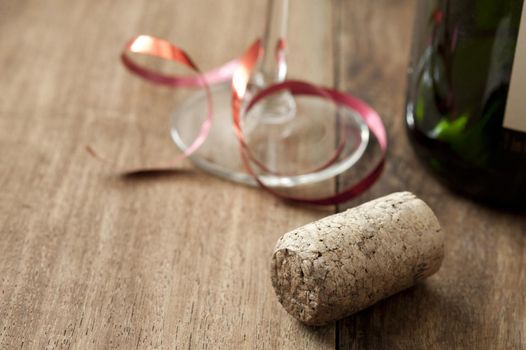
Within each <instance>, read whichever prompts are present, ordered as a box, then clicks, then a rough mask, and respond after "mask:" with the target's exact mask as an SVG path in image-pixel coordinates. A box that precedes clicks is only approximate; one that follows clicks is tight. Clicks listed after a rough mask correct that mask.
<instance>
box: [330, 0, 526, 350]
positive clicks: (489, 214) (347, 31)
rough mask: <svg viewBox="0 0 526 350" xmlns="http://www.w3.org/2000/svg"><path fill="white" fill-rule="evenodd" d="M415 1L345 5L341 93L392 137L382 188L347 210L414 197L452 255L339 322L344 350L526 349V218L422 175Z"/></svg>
mask: <svg viewBox="0 0 526 350" xmlns="http://www.w3.org/2000/svg"><path fill="white" fill-rule="evenodd" d="M415 2H416V1H415V0H403V1H402V0H398V1H391V0H372V1H367V2H358V1H344V2H343V3H342V6H343V7H342V10H341V11H340V14H341V16H342V20H340V21H341V23H342V25H343V28H342V30H341V32H340V33H341V34H340V35H341V36H342V37H341V38H340V42H341V43H342V45H341V50H342V52H341V55H340V59H339V61H340V63H339V67H340V68H339V70H340V71H339V75H338V76H340V77H345V78H341V81H340V84H339V85H340V86H339V87H340V88H342V89H346V90H348V91H352V92H355V93H356V94H358V95H360V96H362V97H363V98H364V99H365V100H367V101H368V102H370V103H371V104H372V105H374V106H375V107H376V108H377V109H378V111H379V112H380V114H381V115H382V117H383V118H384V120H385V122H386V124H387V128H388V132H389V140H390V149H389V154H388V163H387V167H386V169H385V172H384V174H383V176H382V178H381V180H380V182H379V183H378V184H376V185H375V186H374V187H373V188H372V189H371V190H370V191H368V192H367V193H366V194H365V195H364V196H362V197H360V198H359V199H358V200H356V201H353V202H352V203H349V204H348V205H347V206H353V205H356V204H358V203H361V202H363V201H367V200H370V199H373V198H376V197H379V196H381V195H385V194H388V193H391V192H394V191H399V190H409V191H412V192H414V193H415V194H417V195H418V196H419V197H421V198H422V199H423V200H424V201H426V202H427V203H428V204H429V205H430V206H431V207H432V208H433V209H434V211H435V213H436V215H437V216H438V218H439V220H440V222H441V224H442V226H443V229H444V231H445V233H446V257H445V260H444V264H443V266H442V269H441V270H440V271H439V273H438V274H437V275H435V276H433V277H431V279H430V280H428V281H427V282H426V283H422V284H421V285H419V286H417V287H415V288H413V289H410V290H408V291H406V292H403V293H400V294H398V295H396V296H394V297H391V298H389V299H388V300H385V301H383V302H381V303H379V304H377V305H376V306H374V307H372V308H370V309H368V310H365V311H363V312H361V313H359V314H357V315H355V316H354V317H350V318H348V319H346V320H344V321H342V322H340V323H339V325H338V327H339V330H338V342H337V343H338V345H339V347H340V348H341V349H522V348H525V347H526V336H525V335H526V303H525V292H524V291H525V290H526V216H525V215H524V213H515V214H514V213H505V212H499V211H496V210H492V209H490V208H485V207H481V206H480V205H477V204H475V203H472V202H470V201H469V200H467V199H464V198H462V197H459V196H457V195H456V194H454V193H451V192H449V191H448V190H447V189H445V188H444V187H442V186H441V185H440V184H438V183H437V181H436V180H435V179H434V178H433V177H432V176H431V175H430V174H429V173H428V172H426V171H425V169H424V168H423V167H422V165H421V163H420V162H418V160H417V159H416V158H415V155H414V154H413V152H412V150H411V149H410V146H409V144H408V140H407V138H406V136H405V126H404V121H403V119H404V102H405V100H404V98H405V96H404V94H403V91H405V86H406V81H405V79H406V76H405V74H406V73H405V72H406V67H407V60H408V58H409V56H408V52H409V45H410V35H411V25H410V24H411V23H412V19H413V15H414V14H413V11H414V4H415ZM350 19H352V20H350ZM364 33H365V34H364ZM343 208H344V207H343V206H342V207H341V208H339V209H340V210H342V209H343Z"/></svg>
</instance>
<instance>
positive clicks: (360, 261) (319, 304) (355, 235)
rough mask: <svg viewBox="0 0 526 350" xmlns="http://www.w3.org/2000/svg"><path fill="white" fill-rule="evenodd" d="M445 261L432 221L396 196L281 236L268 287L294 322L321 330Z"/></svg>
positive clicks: (415, 202) (414, 203) (411, 198)
mask: <svg viewBox="0 0 526 350" xmlns="http://www.w3.org/2000/svg"><path fill="white" fill-rule="evenodd" d="M443 257H444V235H443V233H442V231H441V228H440V224H439V223H438V220H437V218H436V216H435V214H434V213H433V211H432V210H431V209H430V208H429V207H428V206H427V205H426V204H425V203H424V202H423V201H422V200H420V199H418V198H416V197H415V195H413V194H412V193H409V192H400V193H394V194H391V195H389V196H386V197H382V198H379V199H376V200H373V201H371V202H368V203H365V204H363V205H360V206H358V207H356V208H352V209H349V210H347V211H345V212H343V213H340V214H336V215H332V216H328V217H326V218H324V219H321V220H319V221H316V222H313V223H311V224H308V225H305V226H303V227H300V228H298V229H296V230H293V231H291V232H288V233H286V234H285V235H284V236H283V237H281V238H280V239H279V241H278V242H277V245H276V248H275V251H274V254H273V256H272V266H271V276H272V285H273V286H274V290H275V292H276V294H277V296H278V299H279V302H280V303H281V304H282V305H283V307H284V308H285V310H287V312H289V313H290V314H291V315H292V316H294V317H295V318H297V319H298V320H300V321H302V322H304V323H306V324H308V325H324V324H327V323H329V322H331V321H335V320H338V319H341V318H343V317H346V316H349V315H351V314H353V313H355V312H357V311H360V310H362V309H364V308H366V307H368V306H370V305H372V304H374V303H376V302H377V301H379V300H381V299H383V298H386V297H388V296H390V295H393V294H395V293H397V292H399V291H401V290H403V289H406V288H408V287H410V286H412V285H414V284H415V283H416V282H417V281H420V280H422V279H424V278H426V277H429V276H431V275H432V274H434V273H435V272H436V271H438V269H439V268H440V265H441V263H442V260H443Z"/></svg>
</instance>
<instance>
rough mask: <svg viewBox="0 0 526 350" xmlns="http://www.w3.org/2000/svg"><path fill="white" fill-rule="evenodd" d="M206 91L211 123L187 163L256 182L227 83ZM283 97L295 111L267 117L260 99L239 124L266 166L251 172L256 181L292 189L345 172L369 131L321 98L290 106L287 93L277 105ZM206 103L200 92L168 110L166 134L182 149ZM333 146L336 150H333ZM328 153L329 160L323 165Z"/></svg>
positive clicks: (199, 121) (354, 116) (240, 180)
mask: <svg viewBox="0 0 526 350" xmlns="http://www.w3.org/2000/svg"><path fill="white" fill-rule="evenodd" d="M211 94H212V100H213V118H214V119H213V123H212V127H211V130H210V133H209V135H208V138H207V139H206V141H205V143H204V144H203V145H202V146H201V147H200V148H199V149H198V150H197V151H196V152H194V153H193V154H192V155H191V156H190V157H189V159H190V161H191V162H192V163H193V164H194V165H195V166H196V167H198V168H200V169H202V170H204V171H206V172H208V173H211V174H213V175H216V176H218V177H220V178H223V179H226V180H229V181H234V182H238V183H242V184H246V185H252V186H254V185H257V183H256V181H255V180H254V178H253V176H251V175H250V174H248V173H247V172H246V170H245V167H244V165H243V161H242V158H241V150H240V145H239V141H238V139H237V138H236V135H235V133H234V128H233V124H232V110H231V98H232V91H231V86H230V84H228V83H224V84H218V85H214V86H212V87H211ZM290 98H291V97H290ZM283 100H285V101H286V102H285V109H286V110H287V109H288V113H289V114H290V113H298V115H293V116H292V117H283V116H281V117H277V116H276V115H270V116H269V113H270V114H272V111H270V110H269V109H268V108H267V107H265V101H262V102H261V103H258V105H256V106H255V107H254V108H253V109H252V110H251V111H250V112H249V114H248V116H246V118H244V121H243V122H242V128H243V131H244V134H245V138H246V142H247V144H248V146H249V149H250V152H251V154H252V155H253V156H254V157H255V158H256V159H257V160H258V162H259V163H260V164H264V165H265V171H263V170H261V168H258V167H257V166H254V169H259V172H258V171H256V172H257V173H258V177H259V180H260V181H262V182H263V183H264V184H265V185H266V186H268V187H274V188H292V187H295V186H299V185H311V184H312V185H314V184H317V183H321V182H322V181H326V180H328V179H331V178H333V177H335V176H337V175H339V174H341V173H343V172H345V171H347V170H349V168H351V167H352V166H353V165H354V164H355V163H356V162H357V161H358V160H359V159H360V158H361V156H362V155H363V153H364V151H365V149H366V147H367V143H368V141H369V129H368V127H367V125H366V124H365V122H364V121H363V120H362V119H361V118H360V116H359V115H358V114H357V113H356V112H354V111H351V110H348V109H343V108H335V106H334V105H333V104H331V103H329V102H326V101H322V103H321V105H320V101H321V99H315V100H318V101H312V100H313V99H312V98H311V99H309V100H310V101H300V102H299V103H298V105H297V106H296V103H295V102H294V100H293V99H292V100H291V101H292V104H290V103H291V101H289V100H288V97H287V96H285V97H283V98H281V103H282V104H283ZM313 102H317V104H313ZM289 104H290V105H289ZM206 105H207V96H206V94H205V93H204V92H203V91H200V92H197V93H195V94H193V95H192V96H190V98H188V99H187V100H185V101H183V102H182V104H181V105H180V106H179V107H178V108H177V110H176V111H175V112H174V113H173V117H172V126H171V135H172V138H173V140H174V142H175V144H176V145H177V147H178V148H179V149H180V150H182V151H184V150H185V149H186V148H187V147H188V146H189V145H190V144H191V143H192V141H193V140H194V139H195V138H196V136H197V135H198V133H199V130H200V129H201V125H202V123H203V121H204V118H206ZM281 107H283V106H281ZM270 109H273V108H270ZM274 109H275V108H274ZM281 109H283V108H281ZM278 110H279V108H278ZM274 112H275V111H274ZM285 114H286V113H285ZM328 116H330V117H328ZM342 138H344V140H343V142H342ZM336 150H339V152H338V153H335V152H336ZM335 155H337V157H334V156H335ZM331 157H333V160H332V161H330V162H329V163H327V162H328V161H329V160H330V159H331Z"/></svg>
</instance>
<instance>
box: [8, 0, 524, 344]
mask: <svg viewBox="0 0 526 350" xmlns="http://www.w3.org/2000/svg"><path fill="white" fill-rule="evenodd" d="M414 2H415V0H397V1H390V0H370V1H343V0H338V1H335V2H334V3H335V4H336V5H335V6H336V7H335V9H334V11H332V15H333V16H332V17H331V11H330V7H327V4H328V3H329V2H321V1H314V0H312V1H311V0H309V1H307V0H305V1H303V0H302V1H299V0H298V1H294V0H293V1H292V7H293V8H292V14H293V18H292V20H291V40H292V38H297V39H294V40H297V41H296V42H294V40H292V41H291V51H292V54H291V55H290V57H291V75H292V76H296V77H299V76H301V77H303V78H306V79H309V80H313V81H315V82H319V83H324V84H331V83H332V82H333V79H334V78H337V80H338V85H339V87H340V88H343V89H346V90H350V91H353V92H355V93H356V94H357V95H359V96H362V97H363V98H365V99H366V100H367V101H369V102H370V103H371V104H373V105H374V106H375V107H376V108H378V110H379V111H380V113H381V114H382V116H383V117H384V119H385V121H386V123H387V127H388V131H389V135H390V141H391V149H390V152H389V161H388V165H387V168H386V172H385V174H384V175H383V177H382V179H381V181H380V182H379V183H378V184H377V185H375V187H373V188H372V189H371V190H370V191H369V192H367V193H366V194H365V195H364V196H362V197H360V198H359V199H357V200H356V201H353V202H352V203H350V205H355V204H358V203H361V202H363V201H366V200H369V199H372V198H374V197H378V196H380V195H384V194H387V193H389V192H393V191H398V190H410V191H413V192H415V193H416V194H417V195H419V196H421V197H422V198H423V199H424V200H425V201H426V202H428V203H429V205H430V206H431V207H432V208H434V209H435V211H436V213H437V216H438V217H439V219H440V220H441V223H442V225H443V227H444V230H445V232H446V235H447V245H446V248H447V252H446V258H445V261H444V266H443V269H442V270H441V271H440V272H439V274H438V275H437V276H435V277H433V278H431V280H429V281H428V282H427V283H425V284H423V285H421V286H418V287H416V288H413V289H411V290H409V291H407V292H404V293H402V294H400V295H397V296H394V297H392V298H390V299H388V300H386V301H384V302H381V303H380V304H379V305H377V306H374V307H373V308H371V309H369V310H366V311H363V312H361V313H359V314H358V315H356V316H354V317H351V318H349V319H347V320H345V321H343V322H340V323H339V324H338V325H337V326H336V327H335V326H329V327H325V328H320V329H310V328H307V327H304V326H302V325H301V324H299V323H298V322H296V321H294V320H293V319H292V318H291V317H289V316H288V315H287V314H286V312H285V311H284V310H283V309H282V308H281V307H280V306H279V304H278V303H277V300H276V298H275V296H274V294H273V291H272V287H271V285H270V277H269V261H270V254H271V252H272V248H273V245H274V243H275V241H276V240H277V238H278V237H279V236H280V235H281V233H283V232H286V231H288V230H290V229H292V228H294V227H297V226H300V225H303V224H305V223H307V222H309V221H312V220H314V219H317V218H319V217H321V216H323V215H325V214H327V213H330V212H333V210H330V208H329V210H328V211H326V212H323V211H314V210H311V209H306V208H301V207H293V206H288V205H285V204H283V203H281V202H280V201H279V200H276V199H274V198H272V197H270V196H269V195H267V194H265V193H263V192H261V191H259V190H256V189H250V188H245V187H242V186H237V185H234V184H230V183H227V182H224V181H221V180H217V179H215V178H212V177H210V176H207V175H204V174H201V173H198V172H196V171H194V170H192V168H191V167H190V166H188V165H185V166H184V169H185V170H184V171H180V172H178V173H175V174H171V175H166V176H159V177H155V178H142V179H128V180H124V179H122V178H119V177H117V176H115V175H112V172H111V170H108V169H107V167H106V166H104V165H103V164H101V163H99V162H97V161H94V160H93V159H91V158H90V157H89V156H88V155H87V154H86V152H85V150H84V145H85V144H87V143H89V144H92V145H94V146H96V147H97V148H98V149H102V150H104V152H105V153H106V154H109V155H115V157H116V158H117V160H118V161H119V163H121V164H129V163H133V162H136V163H139V162H144V161H145V160H146V159H148V158H149V157H150V156H151V155H152V154H154V155H155V156H156V157H158V158H159V159H167V158H169V157H170V156H172V155H173V153H174V150H175V147H174V146H173V145H172V143H171V141H170V140H169V137H168V135H167V132H166V125H167V118H166V117H164V116H166V115H168V114H169V113H170V112H171V111H172V110H173V108H174V106H175V105H176V103H177V101H178V100H179V99H180V98H182V97H184V95H185V93H183V92H174V91H172V90H170V89H166V88H159V87H154V86H151V85H149V84H146V83H143V82H141V81H140V80H138V79H136V78H133V77H131V76H130V75H129V74H128V73H127V72H125V70H124V69H122V68H121V67H119V64H118V60H117V58H118V54H119V50H120V47H121V45H122V44H123V42H124V41H125V40H126V39H128V38H129V36H130V35H133V34H137V33H143V32H144V33H150V34H155V35H158V36H162V37H165V38H169V39H172V40H173V41H176V42H177V43H179V44H180V45H181V46H182V47H185V48H187V49H188V51H189V52H191V53H192V55H193V56H194V57H195V59H196V61H197V62H199V63H200V64H201V66H202V67H203V68H210V67H213V66H214V65H215V64H218V63H220V62H224V61H226V60H227V59H229V58H231V57H232V56H233V55H235V54H237V53H239V52H241V51H242V50H243V48H245V47H246V46H247V45H248V44H249V43H250V42H251V40H253V38H255V37H256V36H257V35H258V33H259V32H260V30H261V26H262V22H263V19H262V18H261V14H262V13H264V6H265V5H264V1H243V0H236V1H221V4H220V5H219V3H214V4H213V5H211V4H212V3H211V2H210V1H207V0H193V1H184V0H162V1H146V0H134V1H124V0H116V1H109V2H99V1H87V0H82V1H75V2H73V1H65V0H50V1H44V2H43V1H35V0H21V1H2V2H0V31H1V33H2V34H1V38H0V73H1V74H0V75H1V76H2V81H1V82H0V188H1V191H2V195H1V196H0V348H2V349H4V348H5V349H11V348H22V349H42V348H50V349H55V348H58V349H59V348H76V349H90V348H93V349H95V348H121V349H130V348H140V349H143V348H177V349H179V348H184V349H186V348H199V349H200V348H210V349H237V348H247V349H253V348H269V349H272V348H284V349H332V348H334V347H335V345H339V346H340V347H341V348H356V349H381V348H386V349H396V348H401V349H410V348H415V349H420V348H443V349H450V348H476V349H486V348H487V349H494V348H520V347H521V346H522V347H524V346H526V344H525V341H526V340H525V338H526V335H525V334H526V323H525V321H524V320H525V318H526V305H525V300H524V299H525V297H524V290H526V278H525V276H526V271H525V270H526V267H525V266H526V253H525V249H526V248H525V246H526V241H525V240H526V232H525V230H526V219H525V218H524V216H523V215H522V216H521V215H519V214H508V213H499V212H495V211H493V210H491V209H487V208H483V207H480V206H478V205H476V204H473V203H471V202H469V201H467V200H465V199H463V198H460V197H457V196H456V195H454V194H451V193H450V192H448V191H447V190H445V189H444V188H443V187H441V186H440V185H438V184H437V183H436V181H435V180H433V178H431V177H430V176H429V175H428V174H427V173H426V172H425V171H424V170H423V169H422V168H421V166H420V164H419V163H418V162H417V160H416V159H415V157H414V156H413V154H412V152H411V150H410V148H409V146H408V144H407V141H406V138H405V135H404V130H403V121H402V116H403V99H404V96H403V91H404V87H405V67H406V63H407V52H408V47H409V41H410V30H411V23H412V16H413V12H412V9H413V5H414ZM334 18H336V19H337V21H336V22H334V21H333V19H334ZM333 28H336V35H333V34H332V33H333ZM240 29H241V34H239V33H238V32H237V31H238V30H240ZM302 32H303V34H301V33H302ZM320 47H321V48H323V50H320ZM333 53H336V54H335V55H334V54H333ZM334 64H336V66H334ZM320 67H322V68H320ZM333 68H334V72H336V74H335V75H334V74H333ZM340 209H342V208H340Z"/></svg>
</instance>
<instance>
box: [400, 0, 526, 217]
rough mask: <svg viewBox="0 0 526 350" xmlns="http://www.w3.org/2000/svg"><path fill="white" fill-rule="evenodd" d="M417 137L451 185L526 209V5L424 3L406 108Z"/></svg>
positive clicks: (487, 0) (427, 159) (467, 0)
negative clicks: (525, 6) (524, 6)
mask: <svg viewBox="0 0 526 350" xmlns="http://www.w3.org/2000/svg"><path fill="white" fill-rule="evenodd" d="M406 125H407V131H408V135H409V139H410V141H411V143H412V145H413V147H414V149H415V151H416V153H417V155H418V156H419V157H420V158H421V159H422V161H423V162H424V163H425V164H426V165H428V167H429V168H430V169H431V170H432V171H433V172H434V173H435V174H437V175H438V177H439V178H440V179H441V180H442V181H444V182H445V183H446V184H447V185H449V186H450V187H452V188H453V189H455V190H457V191H460V192H462V193H465V194H468V195H470V196H472V197H474V198H477V199H480V200H483V201H487V202H490V203H493V204H497V205H506V206H510V205H511V206H514V207H517V206H518V207H525V206H526V8H523V0H463V1H453V0H419V1H418V8H417V12H416V22H415V28H414V38H413V48H412V54H411V63H410V68H409V84H408V96H407V105H406Z"/></svg>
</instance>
